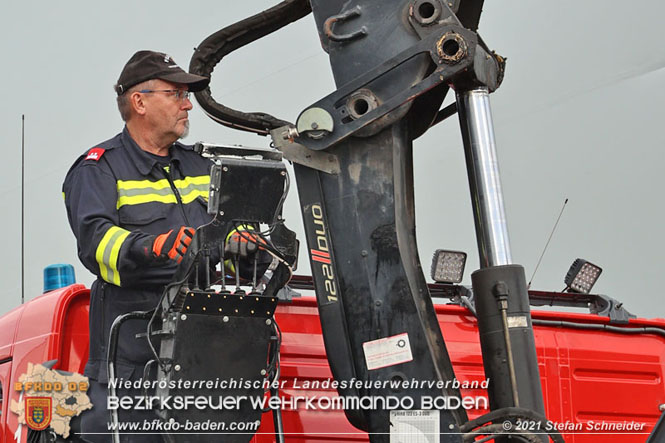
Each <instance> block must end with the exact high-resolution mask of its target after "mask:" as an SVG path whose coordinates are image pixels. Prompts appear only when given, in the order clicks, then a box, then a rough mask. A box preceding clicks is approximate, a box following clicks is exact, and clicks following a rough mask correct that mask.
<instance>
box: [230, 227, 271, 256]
mask: <svg viewBox="0 0 665 443" xmlns="http://www.w3.org/2000/svg"><path fill="white" fill-rule="evenodd" d="M248 228H249V229H243V227H239V228H238V229H234V230H233V231H231V232H229V235H227V236H226V244H225V246H224V252H225V255H226V256H227V257H229V256H233V257H235V256H237V257H240V258H247V257H249V256H251V255H254V254H256V252H257V251H258V250H259V249H262V248H261V246H260V245H261V244H264V245H265V244H266V242H265V240H263V239H262V238H261V236H260V235H257V234H254V233H253V232H251V231H252V228H251V227H249V226H248Z"/></svg>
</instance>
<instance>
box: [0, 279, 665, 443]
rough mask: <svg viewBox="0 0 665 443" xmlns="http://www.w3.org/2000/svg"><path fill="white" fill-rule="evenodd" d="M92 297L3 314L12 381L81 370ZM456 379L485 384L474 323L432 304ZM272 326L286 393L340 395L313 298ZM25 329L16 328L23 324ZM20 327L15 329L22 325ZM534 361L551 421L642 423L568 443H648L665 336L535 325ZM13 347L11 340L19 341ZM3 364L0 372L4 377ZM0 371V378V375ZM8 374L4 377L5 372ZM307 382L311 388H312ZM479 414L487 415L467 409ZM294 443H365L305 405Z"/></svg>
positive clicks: (66, 293) (662, 389)
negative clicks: (276, 329) (41, 371)
mask: <svg viewBox="0 0 665 443" xmlns="http://www.w3.org/2000/svg"><path fill="white" fill-rule="evenodd" d="M88 297H89V291H88V290H87V289H85V288H84V287H83V286H81V285H74V286H70V287H69V288H66V289H63V290H59V291H54V292H53V293H49V294H46V295H43V296H40V297H38V298H36V299H35V300H33V301H31V302H29V303H26V304H25V305H23V306H21V307H19V308H17V309H15V310H14V311H12V312H10V313H9V314H7V315H5V316H3V317H0V355H4V356H5V357H4V358H8V357H10V356H11V357H13V358H14V360H13V362H12V366H13V367H12V368H11V371H12V379H14V378H16V377H18V375H20V374H21V373H23V372H25V369H26V367H27V363H28V362H31V363H38V362H42V361H45V360H49V359H53V358H58V359H59V362H60V364H59V365H58V367H60V368H62V369H66V370H73V371H79V372H80V371H81V370H82V368H83V364H84V363H85V360H86V358H87V346H88V333H87V328H88V322H87V313H88ZM436 310H437V314H438V318H439V323H440V326H441V330H442V333H443V336H444V338H445V340H446V344H447V346H448V349H449V352H450V354H451V358H452V361H453V366H454V368H455V371H456V374H457V377H458V380H459V381H460V382H464V381H481V380H483V379H484V378H485V376H484V370H483V366H482V358H481V355H480V344H479V342H478V331H477V326H476V320H475V318H474V317H473V316H471V315H469V313H468V311H466V310H465V309H464V308H461V307H459V306H454V305H439V306H436ZM533 317H534V318H536V319H548V320H559V321H572V322H579V323H587V324H607V322H608V319H607V318H604V317H598V316H593V315H588V314H576V313H560V312H549V311H548V312H539V311H536V312H534V314H533ZM276 320H277V322H278V324H279V325H280V327H281V329H282V332H283V344H282V365H281V367H282V380H284V381H285V382H286V385H285V388H284V389H283V390H282V391H281V392H280V394H281V395H282V396H283V397H284V398H285V399H286V400H292V399H294V398H295V397H298V396H300V397H311V396H315V395H316V396H318V397H321V396H326V397H336V391H335V390H334V389H332V388H330V387H325V386H323V387H322V386H318V387H312V385H311V384H312V383H313V382H319V383H321V382H324V381H326V380H329V379H330V378H331V373H330V369H329V367H328V362H327V359H326V355H325V350H324V347H323V339H322V337H321V325H320V323H319V317H318V312H317V308H316V303H315V301H314V299H313V298H311V297H305V298H303V299H297V300H295V301H294V302H293V303H291V304H290V305H282V306H280V307H279V309H278V311H277V314H276ZM18 322H20V324H18ZM17 324H18V326H17ZM630 326H631V327H659V328H663V327H665V320H643V319H639V320H632V321H631V322H630ZM535 338H536V343H537V354H538V359H539V366H540V371H541V381H542V385H543V392H544V396H545V402H546V407H547V414H548V417H549V418H550V419H551V420H552V421H554V422H557V423H570V424H573V425H576V424H580V425H583V426H588V423H589V422H590V421H592V420H593V421H595V422H598V421H599V420H605V421H607V422H615V423H621V422H623V421H636V422H639V423H645V425H646V426H645V429H644V430H643V431H642V432H630V433H628V434H623V435H621V434H613V435H605V434H601V433H599V432H593V433H588V432H587V431H586V429H585V430H583V431H582V432H587V433H565V438H566V441H567V442H568V443H589V442H598V441H603V442H605V441H608V442H635V443H637V442H640V443H641V442H644V441H645V439H646V435H647V434H648V432H650V430H651V428H652V427H653V425H654V424H655V422H656V421H657V419H658V417H659V411H658V405H660V404H665V383H664V381H663V374H664V372H665V339H663V337H661V336H657V335H652V334H639V335H622V334H617V333H613V332H598V331H586V330H575V329H570V328H560V327H549V326H548V327H542V326H537V327H536V328H535ZM14 342H15V343H14ZM3 366H4V365H0V371H1V370H2V368H3ZM1 376H2V373H1V372H0V377H1ZM5 376H6V375H5ZM307 383H310V385H309V386H308V385H307ZM3 388H5V399H4V402H3V403H4V404H3V408H4V409H3V411H2V412H3V414H2V415H3V417H6V420H9V426H7V427H6V428H5V430H4V434H0V435H4V437H5V441H11V440H13V431H14V430H15V429H16V420H15V416H14V415H13V414H8V413H7V410H6V408H7V405H8V404H9V400H10V398H17V397H14V396H12V392H11V391H10V390H7V388H6V387H5V386H3ZM462 394H463V395H465V396H480V395H485V392H484V391H483V390H482V389H470V390H463V391H462ZM468 412H469V415H470V416H471V417H475V416H477V415H479V414H481V413H483V412H485V411H482V410H478V411H477V410H469V411H468ZM284 427H285V431H286V432H287V433H289V436H288V441H298V442H327V443H333V442H348V441H367V436H366V434H364V433H363V432H360V431H358V430H356V429H355V428H353V427H352V426H351V425H350V424H349V423H348V421H347V420H346V418H345V416H344V413H343V411H341V410H313V409H309V408H306V407H305V406H304V404H303V403H302V402H300V403H299V404H298V408H297V410H294V411H289V410H287V411H284ZM273 440H274V437H273V434H272V417H271V415H270V413H267V414H265V415H264V417H263V422H262V426H261V428H260V429H259V433H257V435H256V436H255V437H254V439H253V440H252V441H254V442H261V443H267V442H272V441H273Z"/></svg>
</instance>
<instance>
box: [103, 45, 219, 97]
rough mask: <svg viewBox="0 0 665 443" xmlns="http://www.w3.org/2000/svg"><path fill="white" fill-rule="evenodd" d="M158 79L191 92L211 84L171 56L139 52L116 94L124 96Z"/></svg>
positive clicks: (131, 62)
mask: <svg viewBox="0 0 665 443" xmlns="http://www.w3.org/2000/svg"><path fill="white" fill-rule="evenodd" d="M155 78H158V79H160V80H166V81H168V82H173V83H182V84H185V85H187V86H189V90H190V91H191V92H197V91H201V90H203V89H205V88H206V87H207V86H208V83H210V79H209V78H208V77H202V76H200V75H195V74H190V73H188V72H186V71H184V70H183V69H182V68H181V67H180V66H178V65H177V64H176V63H175V62H174V61H173V58H171V56H170V55H168V54H164V53H163V52H155V51H138V52H137V53H136V54H134V55H132V58H130V59H129V61H128V62H127V64H126V65H125V67H124V68H122V72H121V73H120V78H119V79H118V83H117V84H116V85H115V92H117V93H118V95H122V94H124V93H125V92H127V90H128V89H129V88H131V87H132V86H134V85H137V84H139V83H141V82H144V81H146V80H152V79H155Z"/></svg>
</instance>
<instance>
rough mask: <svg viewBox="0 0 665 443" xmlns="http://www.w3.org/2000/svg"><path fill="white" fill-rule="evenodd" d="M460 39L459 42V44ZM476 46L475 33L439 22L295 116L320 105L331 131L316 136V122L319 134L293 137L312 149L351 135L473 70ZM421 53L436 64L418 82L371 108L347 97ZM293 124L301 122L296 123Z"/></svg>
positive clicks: (326, 145)
mask: <svg viewBox="0 0 665 443" xmlns="http://www.w3.org/2000/svg"><path fill="white" fill-rule="evenodd" d="M451 41H455V42H456V44H453V45H448V42H451ZM460 42H463V44H460ZM477 50H479V51H481V52H482V53H483V54H485V51H484V50H483V49H482V48H480V47H478V46H477V35H476V34H475V33H473V32H470V31H468V30H467V29H464V28H463V27H461V26H458V25H446V26H442V27H441V28H440V32H437V33H432V34H430V35H428V36H427V37H426V38H424V39H423V40H421V41H419V42H418V43H417V44H415V45H413V46H412V47H410V48H408V49H406V50H404V51H402V52H401V53H400V54H398V55H396V56H395V57H393V58H391V59H390V60H388V61H386V62H385V63H382V64H381V65H379V66H377V67H376V68H374V69H372V70H370V71H368V72H366V73H365V74H363V75H361V76H359V77H358V78H356V79H355V80H353V81H351V82H349V83H347V84H345V85H344V86H342V87H340V88H339V89H337V90H336V91H335V92H333V93H331V94H330V95H328V96H326V97H324V98H323V99H321V100H319V101H318V102H316V103H314V104H312V105H311V106H309V107H308V108H307V109H306V110H305V111H303V112H302V113H301V114H300V116H299V117H298V119H299V120H300V119H301V117H302V116H303V115H306V114H305V113H307V111H308V110H310V109H313V108H320V109H322V110H325V111H326V112H327V113H328V114H329V115H330V117H331V118H332V122H333V131H332V132H330V133H329V134H327V135H325V136H324V137H320V135H319V131H320V130H319V128H318V126H319V125H317V127H316V128H314V127H312V129H313V130H316V137H319V138H311V137H308V136H305V134H299V136H297V137H295V141H296V142H297V143H299V144H301V145H303V146H306V147H307V148H309V149H313V150H316V151H319V150H323V149H326V148H328V147H330V146H332V145H334V144H336V143H339V142H340V141H341V140H344V139H345V138H346V137H348V136H350V135H353V134H354V133H355V132H357V131H359V130H360V129H362V128H364V127H366V126H367V125H369V124H371V123H372V122H374V121H376V120H378V119H379V118H381V117H383V116H384V115H386V114H388V113H389V112H390V111H393V110H395V109H397V108H398V107H399V106H401V105H402V104H404V103H406V102H409V101H411V100H414V99H415V98H417V97H418V96H420V95H422V94H424V93H425V92H427V91H429V90H430V89H432V88H434V87H435V86H437V85H439V84H441V83H451V82H454V79H455V77H456V76H458V75H460V74H462V73H465V72H470V71H472V70H474V68H473V65H474V58H475V56H476V51H477ZM423 53H429V55H430V57H431V58H432V60H433V61H434V63H435V64H436V65H437V67H436V69H434V71H432V73H430V74H429V75H428V76H427V77H425V78H424V79H422V80H421V81H419V82H418V83H416V84H414V85H412V86H411V87H410V88H408V89H406V90H402V91H400V92H399V93H397V94H395V95H394V96H392V97H382V98H381V99H380V101H381V103H379V100H377V105H376V107H374V108H373V104H372V103H371V101H369V100H364V102H359V101H357V100H356V101H352V100H350V98H352V96H353V95H354V94H357V93H358V91H359V90H361V89H364V88H368V89H370V90H371V84H372V82H373V81H375V80H377V79H379V78H381V77H382V76H384V75H386V74H387V73H388V72H391V71H392V70H394V69H396V68H397V67H398V66H400V65H402V64H403V63H405V62H406V61H408V60H410V59H412V58H413V57H415V56H417V55H419V54H423ZM486 55H487V58H486V57H485V56H484V55H483V57H481V59H483V60H489V61H492V60H493V59H492V58H491V56H490V55H489V54H486ZM497 70H498V66H497ZM358 103H360V104H362V106H363V107H364V106H365V105H367V107H368V108H367V112H365V113H362V112H358V110H354V109H353V107H354V106H356V105H357V104H358ZM372 108H373V109H372ZM354 114H355V115H354ZM315 123H316V122H315ZM297 126H301V125H298V124H297Z"/></svg>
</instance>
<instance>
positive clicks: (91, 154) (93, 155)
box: [85, 148, 106, 161]
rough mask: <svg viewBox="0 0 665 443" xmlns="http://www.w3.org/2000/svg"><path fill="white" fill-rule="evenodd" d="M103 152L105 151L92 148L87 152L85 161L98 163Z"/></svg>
mask: <svg viewBox="0 0 665 443" xmlns="http://www.w3.org/2000/svg"><path fill="white" fill-rule="evenodd" d="M104 151H106V149H103V148H92V149H91V150H89V151H88V156H87V157H86V158H85V159H86V160H95V161H99V159H100V158H102V155H104Z"/></svg>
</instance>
